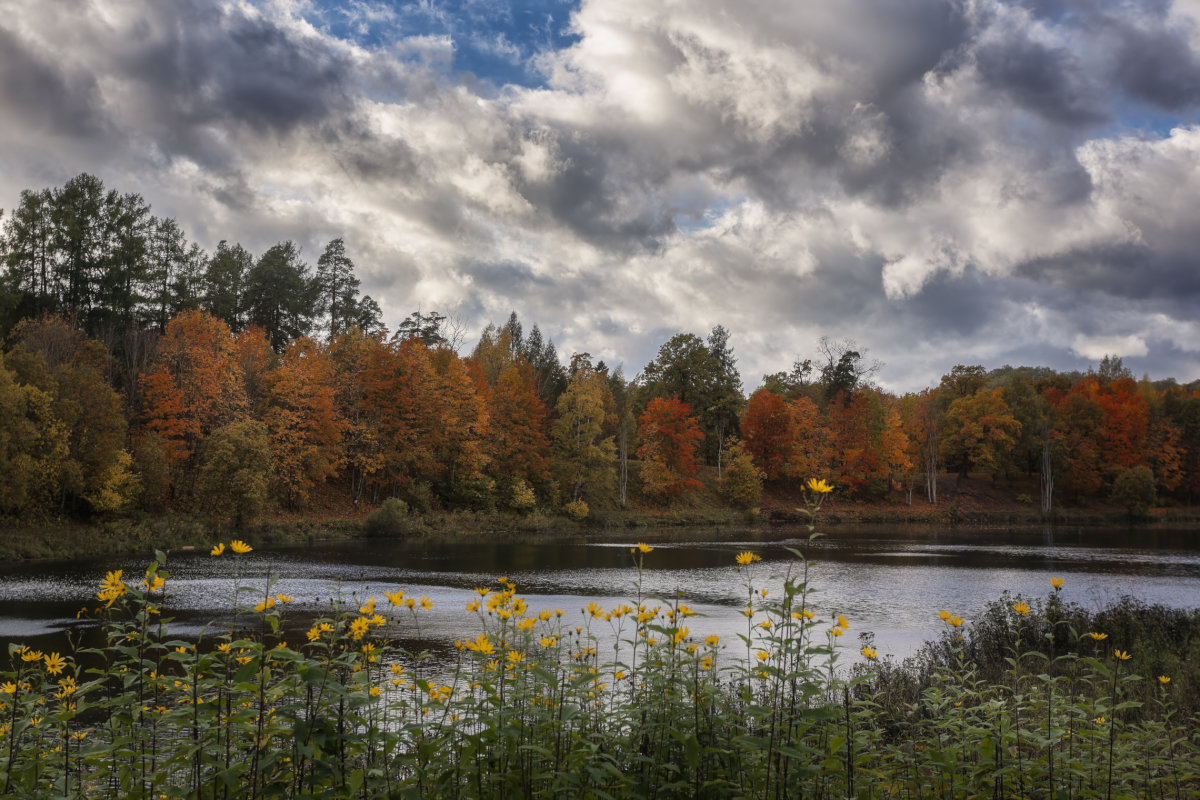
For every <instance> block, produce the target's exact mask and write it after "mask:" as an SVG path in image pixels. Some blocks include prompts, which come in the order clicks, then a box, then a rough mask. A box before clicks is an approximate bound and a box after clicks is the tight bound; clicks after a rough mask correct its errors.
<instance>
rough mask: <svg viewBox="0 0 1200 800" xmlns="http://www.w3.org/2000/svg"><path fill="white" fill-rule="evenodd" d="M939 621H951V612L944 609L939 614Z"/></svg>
mask: <svg viewBox="0 0 1200 800" xmlns="http://www.w3.org/2000/svg"><path fill="white" fill-rule="evenodd" d="M938 619H940V620H941V621H942V622H945V621H946V620H948V619H950V612H949V611H947V610H946V609H944V608H943V609H942V610H941V611H939V612H938Z"/></svg>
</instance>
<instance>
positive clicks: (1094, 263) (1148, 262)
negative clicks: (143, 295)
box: [1020, 233, 1200, 316]
mask: <svg viewBox="0 0 1200 800" xmlns="http://www.w3.org/2000/svg"><path fill="white" fill-rule="evenodd" d="M1195 239H1196V242H1195V244H1196V246H1197V247H1198V248H1200V233H1198V234H1197V235H1196V237H1195ZM1196 252H1197V251H1196V250H1190V251H1187V252H1172V251H1169V250H1166V251H1164V250H1158V249H1155V248H1153V247H1150V246H1147V245H1145V244H1139V243H1128V244H1114V245H1110V246H1099V247H1093V248H1086V249H1079V250H1072V251H1070V252H1066V253H1062V254H1059V255H1057V256H1055V257H1053V258H1045V259H1036V260H1033V261H1030V262H1028V263H1026V264H1023V265H1022V266H1021V268H1020V272H1021V274H1023V275H1027V276H1034V277H1036V278H1038V280H1039V281H1040V282H1044V283H1050V284H1052V285H1054V286H1055V287H1056V289H1058V290H1059V291H1064V292H1069V293H1071V294H1072V295H1074V296H1076V297H1078V296H1079V295H1080V294H1082V293H1094V294H1102V295H1108V296H1111V297H1120V298H1124V299H1128V300H1136V301H1154V305H1155V306H1156V307H1161V308H1166V309H1171V310H1173V311H1174V312H1176V313H1178V312H1183V313H1184V315H1185V316H1186V315H1187V314H1188V313H1194V310H1195V309H1196V308H1200V270H1197V269H1196V266H1195V265H1196ZM1189 310H1190V312H1189Z"/></svg>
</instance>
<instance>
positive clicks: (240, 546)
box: [229, 539, 254, 556]
mask: <svg viewBox="0 0 1200 800" xmlns="http://www.w3.org/2000/svg"><path fill="white" fill-rule="evenodd" d="M229 549H230V550H232V551H233V552H235V553H237V554H238V555H239V556H240V555H244V554H246V553H249V552H250V551H251V550H253V549H254V548H253V547H251V546H250V545H248V544H246V543H245V542H243V541H242V540H241V539H234V540H233V541H232V542H230V543H229Z"/></svg>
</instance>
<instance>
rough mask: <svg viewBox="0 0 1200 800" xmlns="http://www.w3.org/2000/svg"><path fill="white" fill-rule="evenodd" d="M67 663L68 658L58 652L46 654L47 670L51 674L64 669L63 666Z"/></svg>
mask: <svg viewBox="0 0 1200 800" xmlns="http://www.w3.org/2000/svg"><path fill="white" fill-rule="evenodd" d="M66 665H67V662H66V660H65V659H64V658H63V657H62V656H60V655H59V654H58V653H51V654H50V655H48V656H46V672H49V673H50V674H51V675H57V674H58V673H60V672H62V671H63V667H65V666H66Z"/></svg>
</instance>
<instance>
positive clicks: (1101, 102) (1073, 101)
mask: <svg viewBox="0 0 1200 800" xmlns="http://www.w3.org/2000/svg"><path fill="white" fill-rule="evenodd" d="M974 56H975V69H976V70H977V71H978V74H979V77H980V79H981V80H982V81H983V83H984V85H985V86H987V87H988V88H991V89H995V90H997V91H999V92H1000V93H1002V94H1004V95H1006V96H1008V97H1009V98H1010V99H1011V100H1012V101H1013V102H1014V103H1016V104H1017V105H1018V106H1020V107H1022V108H1025V109H1027V110H1029V111H1031V112H1033V113H1035V114H1038V115H1039V116H1041V117H1042V118H1043V119H1047V120H1050V121H1052V122H1057V123H1061V124H1064V125H1073V126H1075V125H1094V124H1097V123H1101V122H1104V121H1105V120H1106V119H1107V118H1108V111H1109V109H1108V102H1106V100H1107V98H1106V97H1105V96H1104V93H1103V91H1102V89H1101V87H1099V86H1096V85H1094V84H1093V83H1092V79H1093V76H1092V75H1090V74H1088V72H1087V70H1086V69H1085V68H1084V67H1083V66H1082V65H1081V64H1080V63H1079V59H1078V58H1077V57H1076V55H1075V54H1073V53H1071V52H1070V51H1069V50H1068V49H1066V48H1065V47H1050V46H1047V45H1045V44H1043V43H1041V42H1033V41H1029V40H1028V39H1025V38H1017V37H1014V38H1010V39H1006V40H1002V41H995V42H989V43H987V44H985V45H983V46H981V47H979V48H977V49H975V51H974Z"/></svg>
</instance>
